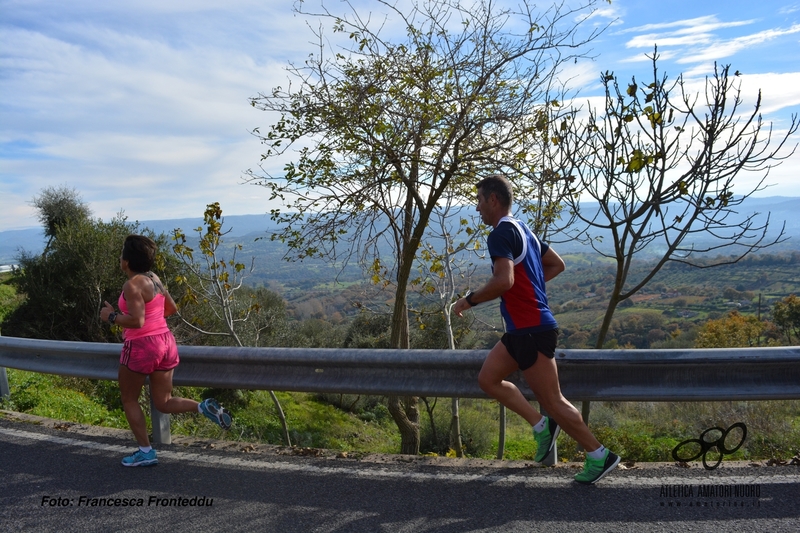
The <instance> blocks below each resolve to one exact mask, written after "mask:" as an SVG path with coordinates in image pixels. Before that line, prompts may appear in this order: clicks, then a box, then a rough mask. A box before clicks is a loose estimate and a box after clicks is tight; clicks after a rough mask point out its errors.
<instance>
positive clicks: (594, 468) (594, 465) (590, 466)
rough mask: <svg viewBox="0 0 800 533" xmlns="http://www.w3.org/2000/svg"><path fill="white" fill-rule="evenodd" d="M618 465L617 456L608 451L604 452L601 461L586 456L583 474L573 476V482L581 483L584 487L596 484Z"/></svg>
mask: <svg viewBox="0 0 800 533" xmlns="http://www.w3.org/2000/svg"><path fill="white" fill-rule="evenodd" d="M618 464H619V456H618V455H616V454H615V453H612V452H610V451H609V450H606V454H605V457H603V458H602V459H592V458H591V457H589V456H586V462H585V463H584V464H583V472H581V473H580V474H576V475H575V481H577V482H578V483H583V484H584V485H591V484H592V483H597V482H598V481H600V480H601V479H603V478H604V477H605V475H606V474H608V473H609V472H611V471H612V470H614V469H615V468H616V467H617V465H618Z"/></svg>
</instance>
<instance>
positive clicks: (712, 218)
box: [553, 52, 798, 348]
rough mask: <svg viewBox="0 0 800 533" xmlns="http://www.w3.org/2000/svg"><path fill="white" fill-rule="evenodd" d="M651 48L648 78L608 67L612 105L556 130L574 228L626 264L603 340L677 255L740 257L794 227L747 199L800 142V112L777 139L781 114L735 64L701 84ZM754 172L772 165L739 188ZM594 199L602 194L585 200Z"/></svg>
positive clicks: (681, 258) (710, 261)
mask: <svg viewBox="0 0 800 533" xmlns="http://www.w3.org/2000/svg"><path fill="white" fill-rule="evenodd" d="M650 59H651V61H652V74H651V78H650V80H649V81H647V82H637V80H636V79H635V78H633V79H632V80H631V83H630V84H628V85H626V86H622V87H621V86H620V83H619V81H618V80H617V78H616V77H615V76H614V75H613V74H612V73H605V74H604V75H603V76H602V82H603V84H604V85H605V105H604V108H603V109H601V110H597V109H595V108H590V109H589V110H588V117H587V118H586V119H584V120H580V118H579V117H580V115H579V112H578V111H577V110H573V112H572V116H571V117H567V118H565V119H564V120H563V124H562V126H561V127H560V128H559V132H560V133H559V135H558V136H557V137H556V138H554V139H553V144H554V146H557V147H558V148H559V150H558V152H557V153H556V154H555V157H556V158H557V161H556V162H555V163H554V166H560V167H561V168H562V169H564V170H563V172H564V176H565V180H564V181H563V183H564V185H565V186H566V187H568V188H569V192H570V193H571V194H570V195H566V196H564V198H565V199H566V203H567V208H568V210H570V211H571V213H572V214H573V215H574V216H575V217H576V224H575V225H574V226H573V228H572V230H571V231H572V232H573V235H574V236H575V237H579V238H580V237H582V238H586V239H587V240H588V241H589V242H590V243H591V245H592V247H593V248H594V250H595V251H596V252H597V253H598V254H600V255H602V256H604V257H607V258H610V259H611V260H612V261H613V263H614V265H615V266H616V274H615V279H614V286H613V287H612V288H611V289H610V291H609V302H608V306H607V308H606V312H605V315H604V317H603V322H602V325H601V327H600V332H599V335H598V338H597V342H596V347H597V348H601V347H602V346H603V345H604V343H605V339H606V334H607V332H608V328H609V325H610V324H611V319H612V317H613V315H614V311H615V310H616V308H617V306H618V305H619V304H620V302H622V301H624V300H627V299H628V298H630V297H631V296H633V295H634V294H636V293H637V292H638V291H640V290H641V289H642V288H643V287H644V286H645V285H646V284H647V283H648V282H650V280H652V279H653V276H655V275H656V273H658V271H659V270H660V269H661V268H662V267H663V266H664V265H665V264H666V263H667V262H669V261H674V262H680V263H685V264H689V265H693V266H697V267H701V268H709V267H714V266H719V265H723V264H730V263H735V262H737V261H739V260H740V259H742V258H743V257H745V256H746V255H748V254H749V253H751V252H753V251H755V250H760V249H763V248H766V247H768V246H771V245H773V244H775V243H777V242H780V241H781V240H782V239H783V238H784V231H783V228H781V229H780V231H778V232H777V233H774V234H772V235H769V234H768V230H769V229H770V217H769V214H767V215H766V217H763V218H760V217H759V214H758V213H753V214H749V215H744V214H741V215H740V213H739V212H738V211H737V207H738V206H740V205H741V204H742V202H743V201H744V200H745V199H746V198H748V197H749V196H751V195H752V194H753V193H754V192H756V191H760V190H762V189H764V187H765V179H766V176H767V174H768V173H769V170H770V169H771V168H772V167H774V166H775V165H777V164H779V163H780V162H781V161H782V160H783V159H785V158H787V157H789V156H790V155H791V154H792V153H793V152H794V148H795V147H792V146H790V145H789V143H788V141H789V139H790V138H791V136H792V135H793V134H794V133H795V132H796V131H797V127H798V122H797V117H796V116H792V118H791V123H790V125H789V127H788V128H787V130H786V131H785V132H783V133H781V134H780V135H778V136H777V139H773V130H772V125H771V124H770V125H765V124H764V123H763V121H762V118H761V114H760V113H761V94H760V93H759V95H758V98H757V100H756V103H755V106H754V107H753V108H752V109H751V110H744V109H742V98H741V91H740V83H738V82H737V79H736V77H737V75H738V73H737V74H734V75H730V74H729V67H727V66H726V67H721V68H715V70H714V74H713V75H712V76H710V77H708V78H706V82H705V91H704V92H703V93H701V94H694V93H692V92H691V91H690V90H688V88H687V86H686V82H685V80H684V79H683V77H682V76H680V77H678V78H677V80H675V81H670V80H669V79H668V77H667V76H666V74H662V73H660V72H659V70H658V65H657V60H658V54H657V52H654V54H653V55H652V56H651V57H650ZM743 172H756V173H761V174H762V177H761V179H760V180H759V181H758V183H757V184H756V185H755V186H753V187H750V188H749V189H748V190H747V191H744V192H739V191H737V192H738V194H734V185H735V183H734V182H735V180H736V178H737V177H740V174H741V173H743ZM586 199H590V200H593V201H596V202H597V204H596V205H592V206H591V207H586V208H584V205H585V204H583V203H582V202H583V201H585V200H586ZM646 249H647V250H648V251H649V252H651V253H652V254H655V257H656V260H655V261H654V262H653V264H652V266H651V267H650V268H649V269H647V270H646V271H645V272H644V273H643V274H642V275H641V276H640V277H636V278H635V279H633V278H632V277H631V272H632V271H631V265H632V264H633V262H634V261H635V260H636V259H639V258H640V257H641V256H640V254H641V253H642V252H644V251H645V250H646ZM723 252H725V253H726V254H725V255H722V253H723ZM712 253H713V254H717V255H716V256H715V257H711V256H710V254H712ZM700 257H703V258H704V260H703V261H702V262H699V261H697V259H699V258H700Z"/></svg>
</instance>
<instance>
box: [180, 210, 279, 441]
mask: <svg viewBox="0 0 800 533" xmlns="http://www.w3.org/2000/svg"><path fill="white" fill-rule="evenodd" d="M203 222H204V224H205V232H203V227H198V228H196V230H195V231H196V232H197V233H198V236H199V243H198V246H199V249H200V254H201V257H202V263H200V262H197V261H196V260H195V258H194V253H195V250H194V249H193V248H191V247H190V246H189V245H188V244H187V242H188V240H187V237H186V234H185V233H184V232H183V231H182V230H181V229H180V228H177V229H175V230H173V232H172V233H173V235H172V238H173V240H174V241H175V244H174V245H173V247H172V250H173V252H175V255H176V256H177V257H178V258H179V259H180V260H181V261H182V262H183V264H184V265H185V266H186V268H187V269H188V273H189V275H183V276H178V277H177V278H176V281H177V282H178V284H180V285H181V286H183V288H184V291H185V293H184V295H183V297H182V298H180V299H179V300H177V303H178V307H179V309H180V308H181V307H182V306H184V305H187V304H188V305H193V306H198V305H200V306H202V307H203V308H205V309H207V310H208V311H210V313H211V315H212V320H211V321H208V322H203V321H202V320H200V319H199V317H197V316H195V317H194V319H191V318H190V317H188V316H184V315H183V312H181V311H179V316H180V317H181V319H182V320H183V322H184V324H186V325H187V326H188V327H189V328H191V329H193V330H194V331H196V332H198V333H200V334H203V335H207V336H210V337H222V338H225V339H228V340H230V341H231V342H232V344H233V345H234V346H245V343H244V340H245V338H246V337H245V336H246V335H247V336H249V337H250V340H251V342H252V343H253V344H251V345H258V343H259V342H260V340H261V336H262V335H263V334H264V333H266V332H268V331H269V330H270V328H273V327H274V326H275V323H276V321H277V319H278V317H277V316H275V313H273V310H272V309H270V308H269V307H265V306H264V305H263V303H265V302H266V296H267V291H263V290H262V291H260V292H253V291H249V290H247V289H246V287H245V285H244V280H245V277H246V275H247V274H248V273H250V272H252V271H253V265H254V262H253V261H251V263H250V266H249V267H248V266H247V265H245V264H244V263H241V262H239V261H238V260H237V258H236V252H237V251H241V249H242V245H241V244H238V245H236V246H234V248H233V252H232V255H231V258H230V259H225V258H224V257H222V253H223V249H222V248H221V246H222V244H223V242H224V237H225V235H226V234H227V233H228V232H229V231H230V230H228V231H223V230H222V226H223V224H224V222H225V219H223V218H222V208H221V207H220V205H219V202H214V203H213V204H208V205H207V206H206V211H205V213H204V214H203ZM259 296H260V297H261V298H260V299H259ZM272 300H273V302H274V298H273V299H272ZM269 395H270V397H271V398H272V402H273V403H274V404H275V409H276V410H277V412H278V417H279V418H280V420H281V424H282V426H283V439H284V441H285V442H286V445H287V446H291V445H292V441H291V439H290V437H289V428H288V425H287V423H286V416H285V415H284V413H283V408H282V407H281V403H280V401H279V400H278V397H277V396H276V395H275V393H274V392H273V391H269Z"/></svg>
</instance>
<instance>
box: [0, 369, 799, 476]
mask: <svg viewBox="0 0 800 533" xmlns="http://www.w3.org/2000/svg"><path fill="white" fill-rule="evenodd" d="M8 376H9V385H10V388H11V399H10V400H4V401H2V402H0V408H2V409H5V410H12V411H17V412H24V413H29V414H33V415H37V416H42V417H46V418H53V419H56V420H64V421H68V422H75V423H80V424H88V425H96V426H103V427H112V428H120V429H127V428H128V425H127V422H126V421H125V415H124V414H123V412H122V406H121V405H120V401H119V391H118V389H117V384H116V382H111V381H97V380H88V379H78V378H67V377H61V376H53V375H48V374H37V373H33V372H24V371H20V370H13V369H9V370H8ZM176 394H179V395H181V396H184V397H188V398H194V399H196V400H201V399H202V398H203V397H204V396H205V395H207V390H206V389H201V388H194V387H179V388H177V390H176ZM277 395H278V397H279V399H280V402H281V405H282V406H283V409H284V413H285V416H286V420H287V423H288V426H289V427H290V428H291V430H290V431H291V438H292V443H293V445H294V446H296V447H298V448H323V449H328V450H334V451H342V452H348V453H356V454H365V453H389V454H391V453H397V451H398V449H399V446H400V437H399V435H398V434H397V431H396V429H395V427H394V422H393V421H392V419H391V416H390V415H389V412H388V409H387V407H386V402H385V400H383V399H382V398H378V397H360V396H354V395H336V394H327V395H313V394H303V393H286V392H279V393H277ZM245 397H246V399H241V398H240V399H239V401H236V399H235V398H234V397H232V396H230V397H228V398H227V399H228V400H229V401H228V402H227V405H229V406H230V407H231V410H232V411H233V415H234V420H235V424H234V426H233V428H232V429H231V430H230V431H228V432H223V431H222V430H220V429H219V428H218V427H217V426H216V425H214V424H212V423H211V422H209V421H208V420H206V419H205V418H203V417H198V416H193V415H173V416H172V417H171V418H172V427H171V431H172V433H173V434H174V435H182V436H190V437H195V438H201V439H224V440H230V441H235V442H242V443H262V444H275V445H280V444H281V443H282V439H283V437H282V432H283V429H282V425H281V421H280V419H279V417H278V415H277V413H276V411H275V406H274V403H273V401H272V399H271V398H270V396H269V394H268V393H267V391H252V392H249V394H247V395H246V396H245ZM425 400H426V402H427V403H428V404H429V405H430V404H435V407H434V408H433V424H431V420H430V418H429V417H428V416H427V413H426V414H424V415H423V420H422V424H421V426H422V427H421V428H420V433H421V453H423V454H428V455H441V456H451V457H452V456H454V452H453V450H451V449H450V446H449V435H448V427H449V424H450V411H449V401H448V400H449V399H446V398H438V399H434V398H426V399H425ZM141 402H142V407H143V409H144V411H145V413H147V414H148V424H149V412H150V411H149V409H150V405H149V398H148V397H147V395H146V394H145V395H143V396H142V400H141ZM578 407H580V405H578ZM460 415H461V433H462V442H463V447H464V451H465V454H466V456H468V457H477V458H484V459H492V458H496V457H497V447H498V427H499V426H498V425H499V406H498V404H497V403H496V402H494V401H490V400H477V399H462V400H461V404H460ZM736 422H744V423H745V424H746V425H747V428H748V436H747V439H746V441H745V443H744V445H743V446H742V448H741V449H740V450H739V451H737V452H736V453H735V454H734V455H732V456H726V457H725V459H726V460H754V461H755V460H761V461H764V460H770V459H778V460H788V459H791V458H792V457H793V456H795V455H796V454H798V453H800V444H798V443H800V402H798V401H789V400H786V401H764V402H741V401H739V402H706V403H697V402H658V403H656V402H650V403H647V402H624V403H623V402H615V403H610V402H594V403H593V411H592V422H591V425H592V430H593V431H594V432H595V434H596V435H597V437H598V439H600V441H601V442H603V443H605V444H606V446H608V447H610V448H611V449H613V450H615V452H617V453H619V454H620V455H621V456H622V457H623V458H624V460H626V461H637V462H641V461H645V462H647V461H667V462H671V461H672V460H673V459H672V455H671V453H672V449H673V448H674V447H675V446H676V445H677V444H678V443H679V442H681V441H683V440H686V439H689V438H697V437H698V436H699V435H700V433H701V432H702V431H703V430H705V429H707V428H709V427H712V426H718V427H721V428H723V429H725V428H727V427H728V426H730V425H731V424H734V423H736ZM535 452H536V445H535V443H534V440H533V437H532V436H531V434H530V427H529V426H528V425H527V424H526V423H525V422H524V421H523V420H522V419H520V418H519V417H517V416H509V417H508V419H507V429H506V445H505V454H504V458H505V459H507V460H531V461H532V460H533V457H534V455H535ZM558 453H559V458H560V459H561V460H562V461H569V460H582V455H581V452H579V451H578V450H577V446H576V443H575V441H573V440H572V439H571V438H569V437H568V436H567V435H565V434H562V436H561V437H560V438H559V441H558Z"/></svg>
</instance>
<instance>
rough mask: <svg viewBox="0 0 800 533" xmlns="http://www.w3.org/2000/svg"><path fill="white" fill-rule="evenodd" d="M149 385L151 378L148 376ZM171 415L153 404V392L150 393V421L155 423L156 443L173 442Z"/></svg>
mask: <svg viewBox="0 0 800 533" xmlns="http://www.w3.org/2000/svg"><path fill="white" fill-rule="evenodd" d="M147 381H148V386H150V379H149V378H148V380H147ZM169 420H170V419H169V415H168V414H166V413H162V412H161V411H159V410H158V409H156V406H155V404H153V393H152V392H151V393H150V421H151V422H152V423H153V442H154V443H156V444H172V434H171V433H170V429H169Z"/></svg>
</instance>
